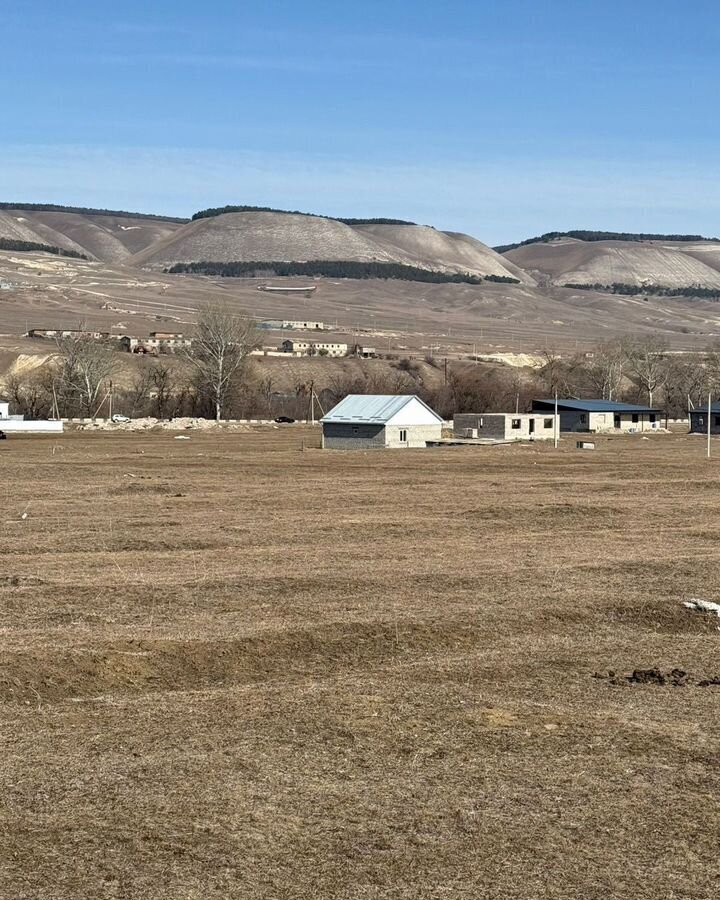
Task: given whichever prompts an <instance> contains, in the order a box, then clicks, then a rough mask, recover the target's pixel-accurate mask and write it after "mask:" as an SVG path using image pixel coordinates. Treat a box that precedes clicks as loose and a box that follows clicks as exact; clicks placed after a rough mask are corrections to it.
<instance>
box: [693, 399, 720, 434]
mask: <svg viewBox="0 0 720 900" xmlns="http://www.w3.org/2000/svg"><path fill="white" fill-rule="evenodd" d="M707 432H708V410H707V406H706V407H705V409H702V408H701V409H691V410H690V434H707ZM710 434H720V403H713V405H712V406H711V407H710Z"/></svg>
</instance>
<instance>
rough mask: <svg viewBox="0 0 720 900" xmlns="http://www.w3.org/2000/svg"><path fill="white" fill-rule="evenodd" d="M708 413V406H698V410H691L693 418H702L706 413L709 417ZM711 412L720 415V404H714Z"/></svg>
mask: <svg viewBox="0 0 720 900" xmlns="http://www.w3.org/2000/svg"><path fill="white" fill-rule="evenodd" d="M707 411H708V410H707V406H704V407H703V406H698V408H697V409H691V410H690V415H691V416H701V415H702V414H703V413H705V415H707ZM710 411H711V412H712V413H713V415H717V414H718V413H720V403H713V405H712V406H711V408H710Z"/></svg>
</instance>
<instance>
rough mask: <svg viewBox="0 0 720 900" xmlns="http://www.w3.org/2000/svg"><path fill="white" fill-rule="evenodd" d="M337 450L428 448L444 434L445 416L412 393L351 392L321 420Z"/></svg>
mask: <svg viewBox="0 0 720 900" xmlns="http://www.w3.org/2000/svg"><path fill="white" fill-rule="evenodd" d="M320 422H321V424H322V430H323V431H322V446H323V447H324V448H327V449H333V450H374V449H380V448H385V447H425V446H426V444H427V442H428V441H437V440H439V439H440V438H441V437H442V427H443V420H442V418H441V417H440V416H439V415H438V414H437V413H436V412H435V411H434V410H432V409H430V407H429V406H428V405H427V403H424V402H423V401H422V400H421V399H420V398H419V397H415V396H413V395H412V394H408V395H401V396H395V395H392V394H349V395H348V396H347V397H346V398H345V399H344V400H341V401H340V403H338V405H337V406H335V407H333V409H331V410H330V412H329V413H328V414H327V415H326V416H324V417H323V418H322V419H321V420H320Z"/></svg>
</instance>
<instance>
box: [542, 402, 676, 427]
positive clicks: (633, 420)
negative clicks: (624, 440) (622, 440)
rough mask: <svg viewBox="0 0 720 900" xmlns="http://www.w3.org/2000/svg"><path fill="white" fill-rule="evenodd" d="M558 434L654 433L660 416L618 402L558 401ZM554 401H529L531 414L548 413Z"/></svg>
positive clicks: (652, 410) (655, 412) (644, 407)
mask: <svg viewBox="0 0 720 900" xmlns="http://www.w3.org/2000/svg"><path fill="white" fill-rule="evenodd" d="M557 408H558V415H559V416H560V430H561V431H612V430H613V429H616V430H618V431H624V432H626V433H628V434H633V433H636V432H641V431H655V430H656V429H658V428H659V427H660V415H659V411H658V410H657V409H654V408H653V407H650V406H639V405H636V404H633V403H620V402H618V401H616V400H558V404H557ZM554 409H555V401H554V400H533V403H532V411H533V412H534V413H543V414H545V413H548V414H550V413H552V412H553V411H554Z"/></svg>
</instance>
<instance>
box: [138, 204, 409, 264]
mask: <svg viewBox="0 0 720 900" xmlns="http://www.w3.org/2000/svg"><path fill="white" fill-rule="evenodd" d="M312 259H328V260H348V261H357V262H399V261H400V260H397V259H396V256H393V255H392V254H391V253H388V252H386V251H384V250H383V249H382V248H381V247H380V246H379V245H378V244H377V243H375V241H373V240H372V239H371V238H368V237H366V236H365V235H362V234H360V233H359V232H357V231H356V230H355V229H353V228H351V227H350V226H349V225H345V224H344V223H343V222H337V221H335V220H333V219H323V218H320V217H319V216H302V215H293V214H291V213H268V212H244V213H226V214H225V215H222V216H216V217H214V218H209V219H198V220H197V221H195V222H191V223H190V224H188V225H184V226H183V227H182V228H181V229H180V230H179V231H178V232H177V233H176V234H173V235H170V236H169V237H167V238H166V239H165V240H163V241H161V242H160V243H159V244H157V245H156V246H154V247H149V248H148V249H147V250H145V251H142V252H140V253H138V254H136V256H135V257H134V258H133V260H132V262H133V263H134V264H135V265H141V266H151V267H155V266H167V265H172V264H173V263H176V262H195V261H201V260H212V261H213V262H235V261H238V262H251V261H254V260H283V261H287V262H291V261H296V262H305V261H307V260H312ZM402 261H403V262H404V260H402ZM408 264H411V263H408Z"/></svg>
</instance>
